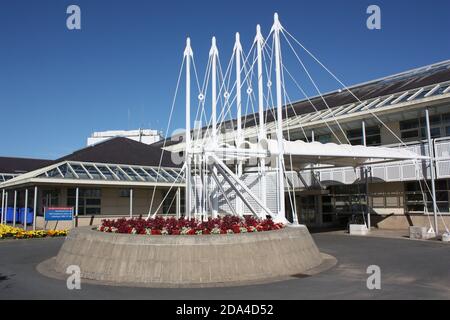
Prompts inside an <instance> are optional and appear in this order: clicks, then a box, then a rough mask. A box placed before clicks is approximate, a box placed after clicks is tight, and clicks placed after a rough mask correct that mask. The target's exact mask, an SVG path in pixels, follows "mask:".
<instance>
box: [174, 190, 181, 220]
mask: <svg viewBox="0 0 450 320" xmlns="http://www.w3.org/2000/svg"><path fill="white" fill-rule="evenodd" d="M176 197H177V199H176V201H177V202H176V208H175V211H176V215H177V219H180V213H181V189H180V188H178V189H177V195H176Z"/></svg>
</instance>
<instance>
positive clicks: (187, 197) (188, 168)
mask: <svg viewBox="0 0 450 320" xmlns="http://www.w3.org/2000/svg"><path fill="white" fill-rule="evenodd" d="M184 57H185V59H186V142H185V145H186V147H185V151H184V153H185V161H186V175H185V177H186V188H185V200H184V201H185V211H186V212H185V216H187V218H188V219H191V155H190V151H191V59H192V57H193V52H192V48H191V39H190V38H187V39H186V49H185V50H184Z"/></svg>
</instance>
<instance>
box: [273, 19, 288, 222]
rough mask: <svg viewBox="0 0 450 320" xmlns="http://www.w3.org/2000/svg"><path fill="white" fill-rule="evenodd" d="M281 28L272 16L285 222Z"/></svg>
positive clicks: (279, 173) (279, 172) (280, 207)
mask: <svg viewBox="0 0 450 320" xmlns="http://www.w3.org/2000/svg"><path fill="white" fill-rule="evenodd" d="M281 29H282V27H281V24H280V21H279V20H278V14H277V13H275V15H274V24H273V30H274V42H275V79H276V94H277V129H276V132H277V140H278V157H277V160H278V161H277V178H278V179H277V180H278V186H277V187H278V196H277V198H278V217H279V219H282V220H286V212H285V203H284V168H283V161H284V160H283V154H284V146H283V100H282V94H281V45H280V31H281Z"/></svg>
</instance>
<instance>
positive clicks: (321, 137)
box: [317, 133, 331, 143]
mask: <svg viewBox="0 0 450 320" xmlns="http://www.w3.org/2000/svg"><path fill="white" fill-rule="evenodd" d="M317 141H319V142H320V143H328V142H331V133H330V134H321V135H319V136H317Z"/></svg>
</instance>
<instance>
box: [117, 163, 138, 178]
mask: <svg viewBox="0 0 450 320" xmlns="http://www.w3.org/2000/svg"><path fill="white" fill-rule="evenodd" d="M120 168H121V169H122V170H123V171H125V173H126V174H127V175H128V176H129V177H130V178H131V179H132V180H135V181H139V180H140V181H142V179H140V178H139V176H138V175H137V174H136V173H134V172H133V170H131V169H130V168H129V167H125V166H120Z"/></svg>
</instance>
